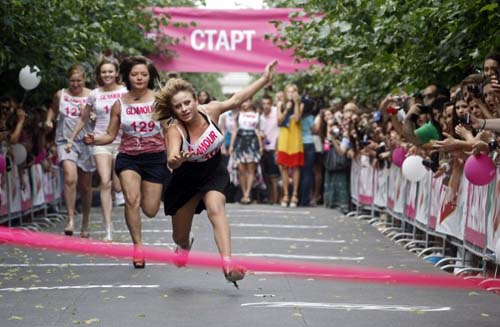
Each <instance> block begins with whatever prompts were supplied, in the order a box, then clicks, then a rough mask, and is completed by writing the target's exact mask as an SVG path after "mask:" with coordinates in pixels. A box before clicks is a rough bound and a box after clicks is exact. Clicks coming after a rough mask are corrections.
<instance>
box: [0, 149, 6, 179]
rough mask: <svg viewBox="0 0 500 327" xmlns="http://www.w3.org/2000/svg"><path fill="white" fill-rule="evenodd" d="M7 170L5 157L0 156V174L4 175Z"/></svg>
mask: <svg viewBox="0 0 500 327" xmlns="http://www.w3.org/2000/svg"><path fill="white" fill-rule="evenodd" d="M6 170H7V161H6V160H5V157H4V155H3V154H0V174H3V173H5V171H6Z"/></svg>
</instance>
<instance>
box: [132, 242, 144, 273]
mask: <svg viewBox="0 0 500 327" xmlns="http://www.w3.org/2000/svg"><path fill="white" fill-rule="evenodd" d="M132 264H133V265H134V268H135V269H144V268H145V267H146V260H144V254H143V252H142V249H141V248H140V246H134V256H133V258H132Z"/></svg>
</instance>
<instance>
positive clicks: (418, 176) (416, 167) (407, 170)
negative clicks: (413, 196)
mask: <svg viewBox="0 0 500 327" xmlns="http://www.w3.org/2000/svg"><path fill="white" fill-rule="evenodd" d="M422 160H423V159H422V157H421V156H409V157H407V158H406V159H405V161H403V166H402V170H403V176H404V177H405V178H406V179H407V180H409V181H410V182H418V181H420V180H422V179H423V178H424V177H425V173H426V169H425V167H424V165H422Z"/></svg>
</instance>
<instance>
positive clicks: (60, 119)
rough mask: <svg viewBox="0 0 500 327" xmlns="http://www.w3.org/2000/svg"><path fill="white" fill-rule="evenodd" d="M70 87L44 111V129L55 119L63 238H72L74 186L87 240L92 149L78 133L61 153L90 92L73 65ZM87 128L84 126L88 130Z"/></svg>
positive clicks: (81, 70) (77, 66)
mask: <svg viewBox="0 0 500 327" xmlns="http://www.w3.org/2000/svg"><path fill="white" fill-rule="evenodd" d="M67 76H68V80H69V87H68V89H61V90H59V91H57V93H56V94H55V95H54V98H53V100H52V105H51V106H50V108H49V110H48V112H47V118H46V120H45V127H46V128H47V129H48V130H52V129H53V128H54V122H53V120H54V118H56V117H57V127H56V135H55V137H56V147H57V156H58V158H59V164H60V165H61V166H62V171H63V176H64V200H65V203H66V208H67V210H68V219H67V221H66V226H65V227H64V233H65V234H66V235H73V230H74V228H75V227H74V217H75V203H76V192H77V183H78V189H79V191H80V194H81V201H82V215H83V217H82V226H81V232H80V236H81V237H85V238H87V237H89V232H88V228H89V214H90V205H91V201H92V187H91V181H92V172H93V171H94V170H95V166H94V163H93V160H92V148H91V147H90V146H88V145H86V144H85V143H84V142H83V136H84V132H83V131H82V133H80V134H78V135H77V137H76V138H75V140H74V144H73V148H72V150H71V151H70V152H69V153H67V152H66V151H65V150H64V147H65V145H66V143H67V142H68V139H70V137H71V133H72V132H73V130H74V128H75V126H76V124H77V122H78V119H79V118H80V110H81V108H83V107H84V106H85V104H86V101H87V97H88V95H89V93H90V90H89V89H88V88H86V87H85V70H84V68H83V66H82V65H80V64H75V65H73V66H71V68H70V69H69V71H68V75H67ZM89 130H90V126H87V131H89Z"/></svg>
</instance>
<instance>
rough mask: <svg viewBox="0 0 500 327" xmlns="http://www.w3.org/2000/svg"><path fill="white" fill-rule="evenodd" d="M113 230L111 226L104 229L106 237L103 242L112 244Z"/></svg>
mask: <svg viewBox="0 0 500 327" xmlns="http://www.w3.org/2000/svg"><path fill="white" fill-rule="evenodd" d="M112 234H113V228H112V227H111V226H108V227H106V235H105V236H104V239H103V241H104V242H107V243H109V242H113V235H112Z"/></svg>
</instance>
